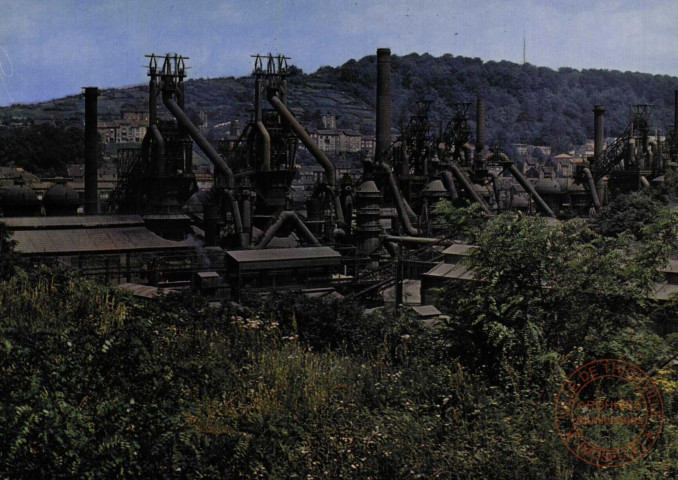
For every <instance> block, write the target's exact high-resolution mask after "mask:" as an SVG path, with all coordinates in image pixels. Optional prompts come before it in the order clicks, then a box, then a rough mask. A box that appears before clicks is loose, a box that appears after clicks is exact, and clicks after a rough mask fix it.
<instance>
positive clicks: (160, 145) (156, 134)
mask: <svg viewBox="0 0 678 480" xmlns="http://www.w3.org/2000/svg"><path fill="white" fill-rule="evenodd" d="M148 131H149V132H151V138H152V139H153V141H154V142H155V146H156V150H155V152H154V154H153V156H154V157H155V159H156V165H157V167H158V173H159V174H160V175H163V174H164V173H165V161H164V159H165V140H164V139H163V138H162V135H161V134H160V129H159V128H158V126H157V125H151V126H149V127H148Z"/></svg>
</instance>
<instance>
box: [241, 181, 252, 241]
mask: <svg viewBox="0 0 678 480" xmlns="http://www.w3.org/2000/svg"><path fill="white" fill-rule="evenodd" d="M245 194H246V195H247V192H245ZM242 228H243V241H244V243H243V245H242V246H243V247H245V248H247V247H249V246H250V235H251V233H252V201H251V200H250V197H249V196H245V198H244V199H243V201H242Z"/></svg>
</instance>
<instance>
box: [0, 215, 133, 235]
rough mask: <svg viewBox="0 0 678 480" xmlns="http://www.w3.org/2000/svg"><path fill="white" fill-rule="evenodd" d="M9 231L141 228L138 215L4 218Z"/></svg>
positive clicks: (3, 220)
mask: <svg viewBox="0 0 678 480" xmlns="http://www.w3.org/2000/svg"><path fill="white" fill-rule="evenodd" d="M0 220H1V221H2V222H3V223H4V224H5V225H7V228H9V229H10V230H17V231H18V230H49V229H59V230H61V229H76V228H110V227H122V226H125V227H129V226H143V225H144V220H143V219H142V218H141V217H140V216H139V215H75V216H71V217H6V218H2V219H0Z"/></svg>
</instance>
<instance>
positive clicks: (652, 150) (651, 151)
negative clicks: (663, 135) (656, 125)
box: [645, 141, 659, 170]
mask: <svg viewBox="0 0 678 480" xmlns="http://www.w3.org/2000/svg"><path fill="white" fill-rule="evenodd" d="M647 147H648V150H647V165H645V168H646V169H647V170H655V165H654V161H655V158H656V159H657V161H659V157H658V156H657V144H656V143H655V142H654V141H650V142H647Z"/></svg>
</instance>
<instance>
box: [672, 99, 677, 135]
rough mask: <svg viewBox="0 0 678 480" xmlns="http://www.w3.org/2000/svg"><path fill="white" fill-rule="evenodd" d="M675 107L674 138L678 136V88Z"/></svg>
mask: <svg viewBox="0 0 678 480" xmlns="http://www.w3.org/2000/svg"><path fill="white" fill-rule="evenodd" d="M673 109H674V110H673V135H674V137H673V138H678V90H676V91H675V99H674V104H673Z"/></svg>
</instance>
